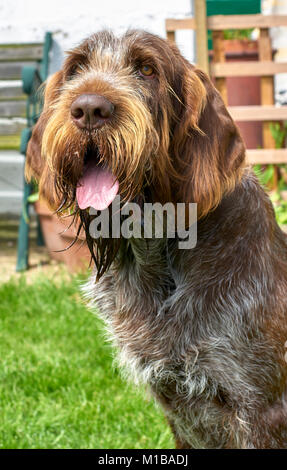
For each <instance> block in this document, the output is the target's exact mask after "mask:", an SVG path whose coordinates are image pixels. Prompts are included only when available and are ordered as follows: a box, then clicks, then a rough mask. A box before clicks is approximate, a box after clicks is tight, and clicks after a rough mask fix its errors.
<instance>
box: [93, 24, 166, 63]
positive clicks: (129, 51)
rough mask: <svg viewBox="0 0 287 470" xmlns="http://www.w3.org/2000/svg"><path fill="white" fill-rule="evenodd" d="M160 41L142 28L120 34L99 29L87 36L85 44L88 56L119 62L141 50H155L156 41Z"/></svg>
mask: <svg viewBox="0 0 287 470" xmlns="http://www.w3.org/2000/svg"><path fill="white" fill-rule="evenodd" d="M158 41H162V40H160V38H158V37H157V36H155V35H153V34H151V33H147V32H145V31H142V30H133V31H127V32H126V33H125V34H124V35H122V36H116V35H115V34H113V33H112V32H111V31H107V30H106V31H101V32H99V33H96V34H93V35H92V36H90V37H89V38H88V40H87V41H86V43H84V45H85V49H87V53H88V55H89V57H90V58H91V59H92V58H94V57H97V58H98V59H99V58H101V59H102V60H103V59H107V58H110V59H111V60H113V61H118V62H119V63H123V62H126V60H127V59H129V58H131V56H136V53H137V52H139V51H141V53H144V51H149V53H151V52H154V53H156V52H157V47H156V46H157V42H158Z"/></svg>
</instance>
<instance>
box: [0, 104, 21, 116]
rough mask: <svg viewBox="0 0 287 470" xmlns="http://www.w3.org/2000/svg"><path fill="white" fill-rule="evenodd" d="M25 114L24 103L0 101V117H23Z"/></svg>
mask: <svg viewBox="0 0 287 470" xmlns="http://www.w3.org/2000/svg"><path fill="white" fill-rule="evenodd" d="M25 114H26V101H0V116H1V117H14V116H15V117H22V116H23V117H24V116H25Z"/></svg>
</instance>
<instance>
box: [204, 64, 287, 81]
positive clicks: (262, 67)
mask: <svg viewBox="0 0 287 470" xmlns="http://www.w3.org/2000/svg"><path fill="white" fill-rule="evenodd" d="M279 73H287V62H272V61H260V62H255V61H254V62H251V61H250V62H218V63H214V64H210V75H211V76H212V77H216V78H219V77H270V76H273V75H277V74H279Z"/></svg>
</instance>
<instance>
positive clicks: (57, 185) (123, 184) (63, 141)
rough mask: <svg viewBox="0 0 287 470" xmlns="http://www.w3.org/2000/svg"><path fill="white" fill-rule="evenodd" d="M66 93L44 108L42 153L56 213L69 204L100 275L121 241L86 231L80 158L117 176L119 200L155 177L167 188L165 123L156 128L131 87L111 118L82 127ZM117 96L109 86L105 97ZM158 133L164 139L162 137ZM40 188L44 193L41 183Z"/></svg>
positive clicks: (87, 219) (123, 92) (64, 210)
mask: <svg viewBox="0 0 287 470" xmlns="http://www.w3.org/2000/svg"><path fill="white" fill-rule="evenodd" d="M102 94H103V93H102ZM67 95H68V96H69V99H67V96H65V93H63V94H62V95H61V96H60V98H59V99H58V101H57V102H56V103H55V104H54V105H53V106H52V109H51V108H50V110H48V112H49V111H50V112H51V111H52V115H51V116H50V118H49V119H48V122H47V125H46V128H45V131H44V134H43V139H42V155H43V156H44V157H45V159H46V162H47V171H49V172H50V174H52V175H53V178H54V189H55V193H56V197H55V199H56V200H58V201H59V206H58V208H57V212H58V213H59V214H66V213H67V210H68V209H71V208H72V209H73V211H72V212H73V214H72V215H73V222H74V221H75V219H77V220H79V221H80V224H79V228H78V234H79V232H80V230H81V228H84V230H85V233H86V240H87V244H88V247H89V249H90V252H91V255H92V258H93V260H94V262H95V264H96V266H97V270H98V278H99V277H100V276H101V275H102V274H104V272H105V271H106V270H107V269H108V268H109V267H110V265H111V263H112V262H113V260H114V258H115V256H116V254H117V252H118V249H119V246H120V240H119V239H112V238H109V239H103V238H98V239H96V240H95V239H93V238H92V237H91V236H90V233H89V225H90V222H91V216H90V215H89V211H88V210H80V209H79V207H78V204H77V201H76V188H77V185H78V182H79V179H80V177H81V176H82V174H83V170H84V166H85V162H86V160H87V159H88V163H89V164H90V163H91V162H92V163H94V164H95V165H100V166H101V165H105V166H106V167H108V169H109V170H110V171H111V172H112V174H113V175H114V176H115V178H116V179H117V180H118V181H119V193H120V195H121V201H122V202H125V201H128V200H133V199H134V198H135V197H136V196H137V195H138V194H140V193H141V192H142V191H143V189H144V188H145V187H146V186H151V185H152V183H153V181H154V180H156V185H157V186H158V187H160V188H162V191H163V192H164V191H165V192H166V193H167V191H168V190H167V181H168V177H167V174H168V168H166V164H167V163H168V162H169V158H168V144H169V139H168V137H167V136H168V135H169V131H168V122H167V120H165V122H163V123H162V126H161V128H160V129H159V130H158V131H157V130H156V129H155V126H154V122H153V119H152V115H151V113H150V111H149V109H148V107H147V106H146V105H145V103H144V102H143V101H142V99H140V97H139V95H138V94H137V93H135V92H134V90H121V101H120V103H118V105H117V106H116V113H115V116H114V118H113V121H112V123H111V124H109V123H107V124H106V125H105V126H104V127H103V128H101V129H98V130H94V131H91V132H88V131H85V132H83V131H80V130H79V129H77V127H76V126H75V124H74V123H73V122H72V120H71V118H70V111H69V110H70V106H71V102H72V101H73V99H74V98H75V97H73V95H72V96H71V92H70V90H69V94H67ZM116 97H118V94H116V96H115V97H113V96H111V91H110V93H109V99H110V100H111V101H115V99H116ZM163 133H164V134H165V136H166V138H165V139H162V134H163ZM160 142H161V146H160ZM162 142H165V144H164V145H163V144H162ZM159 168H160V170H159ZM44 180H45V179H44V178H43V179H42V180H41V181H44ZM164 187H165V188H164ZM39 189H40V192H41V191H42V190H43V192H44V189H45V188H41V183H40V188H39ZM73 222H72V223H73Z"/></svg>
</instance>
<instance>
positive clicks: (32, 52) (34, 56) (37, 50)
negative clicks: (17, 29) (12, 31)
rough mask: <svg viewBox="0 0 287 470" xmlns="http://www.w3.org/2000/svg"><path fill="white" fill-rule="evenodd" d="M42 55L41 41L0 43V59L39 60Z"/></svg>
mask: <svg viewBox="0 0 287 470" xmlns="http://www.w3.org/2000/svg"><path fill="white" fill-rule="evenodd" d="M42 57H43V43H36V44H30V43H27V44H0V61H1V62H2V61H7V62H9V61H13V60H15V61H16V60H40V59H41V58H42Z"/></svg>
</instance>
